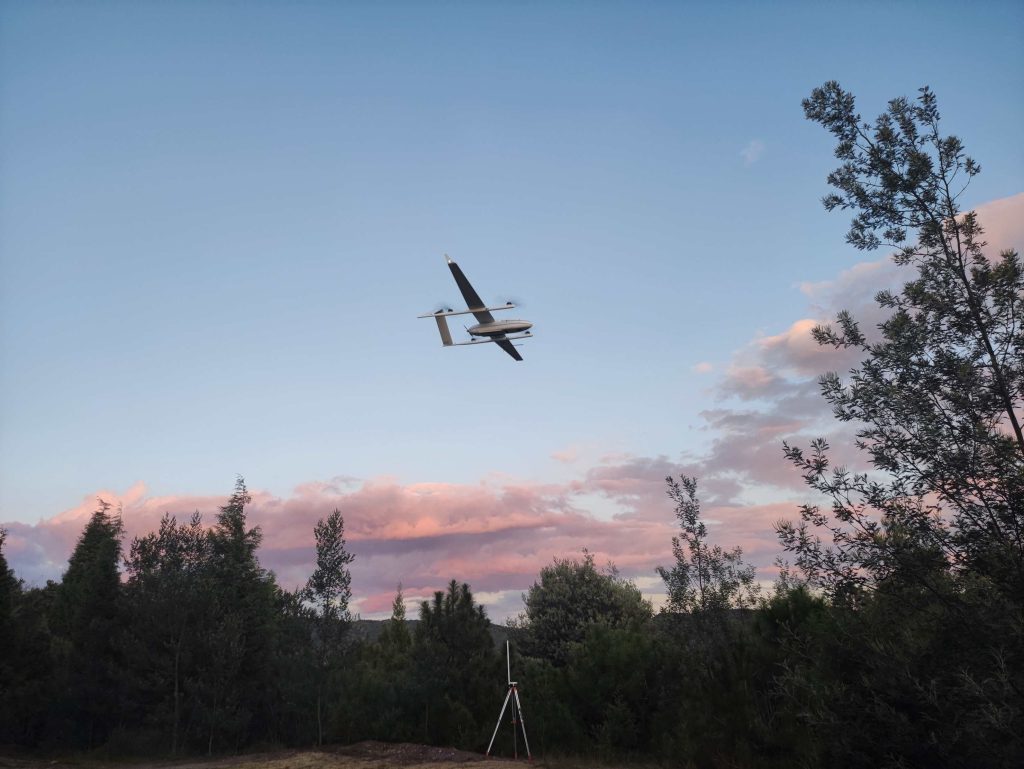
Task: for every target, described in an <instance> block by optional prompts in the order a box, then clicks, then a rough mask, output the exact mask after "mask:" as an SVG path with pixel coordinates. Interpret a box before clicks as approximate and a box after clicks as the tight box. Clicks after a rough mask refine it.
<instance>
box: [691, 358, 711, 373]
mask: <svg viewBox="0 0 1024 769" xmlns="http://www.w3.org/2000/svg"><path fill="white" fill-rule="evenodd" d="M714 368H715V367H714V366H713V365H712V364H711V363H708V362H707V361H701V362H700V363H698V364H696V365H695V366H694V367H693V369H692V370H693V372H694V373H696V374H710V373H711V372H712V371H713V370H714Z"/></svg>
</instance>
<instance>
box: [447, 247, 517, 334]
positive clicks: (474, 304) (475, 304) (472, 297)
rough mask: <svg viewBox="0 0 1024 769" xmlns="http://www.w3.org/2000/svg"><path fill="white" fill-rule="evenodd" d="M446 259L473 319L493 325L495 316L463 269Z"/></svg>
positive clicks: (449, 258)
mask: <svg viewBox="0 0 1024 769" xmlns="http://www.w3.org/2000/svg"><path fill="white" fill-rule="evenodd" d="M444 258H445V259H446V260H447V261H448V268H449V269H450V270H451V271H452V275H453V276H454V277H455V282H456V284H458V286H459V291H461V292H462V298H463V299H465V300H466V308H467V309H468V310H469V311H470V312H472V313H473V317H474V318H476V319H477V320H478V321H479V322H480V323H493V322H494V316H493V315H491V313H490V311H489V310H488V309H487V305H486V304H484V303H483V302H482V301H481V300H480V295H479V294H478V293H477V292H476V289H475V288H473V286H472V284H471V283H470V282H469V280H467V279H466V276H465V274H464V273H463V272H462V268H461V267H459V265H457V264H456V263H455V262H453V261H452V259H451V257H450V256H448V254H445V255H444ZM510 354H511V353H510Z"/></svg>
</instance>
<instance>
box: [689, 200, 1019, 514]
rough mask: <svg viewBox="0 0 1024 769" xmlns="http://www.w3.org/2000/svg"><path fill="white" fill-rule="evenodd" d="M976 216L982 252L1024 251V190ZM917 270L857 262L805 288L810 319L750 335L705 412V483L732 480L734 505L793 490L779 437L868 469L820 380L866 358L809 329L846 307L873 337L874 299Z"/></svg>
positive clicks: (794, 479) (877, 318) (796, 480)
mask: <svg viewBox="0 0 1024 769" xmlns="http://www.w3.org/2000/svg"><path fill="white" fill-rule="evenodd" d="M975 211H976V213H977V215H978V220H979V221H980V222H981V224H982V226H983V227H984V229H985V238H986V240H987V242H988V247H987V249H986V253H988V254H989V255H990V256H995V255H996V254H997V253H999V252H1000V251H1002V250H1005V249H1009V248H1014V249H1017V250H1018V251H1021V250H1024V193H1021V194H1018V195H1014V196H1011V197H1008V198H1002V199H999V200H995V201H991V202H989V203H985V204H983V205H980V206H978V207H977V208H976V209H975ZM914 274H915V271H914V270H913V268H911V267H898V266H896V265H895V264H893V262H892V260H891V259H890V258H889V257H888V256H886V257H885V258H882V259H878V260H874V261H868V262H860V263H858V264H855V265H854V266H852V267H850V268H849V269H846V270H843V271H842V272H840V273H839V274H838V275H837V276H836V277H835V278H834V279H832V280H826V281H820V282H814V283H811V282H805V283H801V284H800V285H799V288H800V291H801V292H802V293H803V294H804V296H806V297H807V299H808V301H809V305H810V306H809V307H808V310H809V311H810V313H811V316H810V317H803V318H800V319H798V320H795V321H793V322H792V323H791V324H790V326H789V327H788V328H786V329H784V330H782V331H780V332H778V333H776V334H770V335H763V334H762V335H758V336H756V337H754V338H753V339H752V340H751V341H750V342H749V343H748V344H747V345H745V346H744V347H743V348H742V349H740V350H738V351H737V352H736V353H735V355H734V356H733V361H732V363H731V364H730V365H729V366H728V367H727V368H726V370H725V373H724V374H723V375H722V376H721V377H720V379H719V380H718V382H717V383H716V384H715V386H714V391H715V392H716V394H717V396H718V399H719V401H720V402H721V404H722V405H721V406H720V407H718V408H715V409H710V410H707V411H705V412H703V413H702V415H701V416H702V417H703V418H704V420H705V425H706V429H707V430H708V432H710V433H711V434H712V435H713V436H714V437H713V438H712V441H711V445H710V449H709V450H708V452H707V453H706V455H705V456H704V457H703V458H702V459H701V461H700V463H699V465H700V467H699V470H700V475H701V477H702V478H707V479H709V481H710V482H713V483H723V481H725V480H726V479H729V478H732V479H734V480H735V482H736V488H737V495H738V496H737V499H738V498H739V496H740V491H741V490H742V491H745V492H746V493H747V494H748V495H751V496H756V495H757V494H760V493H761V492H763V491H764V490H765V489H766V488H773V489H776V490H782V491H783V492H784V493H795V492H796V491H797V490H798V489H799V488H800V487H801V486H802V481H801V479H800V477H799V475H798V474H797V473H796V472H795V471H794V470H793V468H792V467H790V466H789V465H787V464H786V463H785V462H784V461H783V460H782V458H781V444H782V441H784V440H786V441H789V442H790V443H793V444H796V445H804V446H805V445H807V444H808V443H809V442H810V440H811V439H812V438H814V437H817V436H824V437H826V438H827V439H828V440H829V442H830V444H831V445H832V447H833V448H832V458H833V460H834V461H835V462H836V463H838V464H843V465H846V466H847V467H850V468H854V469H865V468H866V466H867V465H866V463H865V457H864V455H863V454H862V453H861V452H859V451H857V450H856V448H855V447H854V446H853V441H854V437H855V431H856V425H854V424H840V423H838V422H836V421H835V420H834V419H833V417H832V412H831V408H830V407H829V406H828V404H827V403H826V402H825V400H824V399H823V398H822V397H821V395H820V391H819V390H820V388H819V386H818V384H817V379H818V377H820V376H821V375H822V374H824V373H825V372H828V371H836V372H839V374H840V375H841V376H842V375H844V374H846V373H847V372H848V371H849V370H850V369H852V368H855V367H857V366H858V364H859V363H860V361H861V359H862V358H863V353H862V352H860V351H858V350H852V349H848V350H836V349H834V348H832V347H824V346H821V345H819V344H818V343H817V342H815V341H814V339H813V337H812V335H811V331H812V329H813V328H814V327H815V326H816V325H819V324H828V323H830V322H832V321H833V319H834V318H835V316H836V314H837V313H838V312H839V311H840V310H844V309H845V310H848V311H849V312H850V313H851V315H852V316H853V317H854V318H855V319H856V320H857V321H858V323H859V324H860V327H861V330H862V331H863V332H864V333H865V334H866V335H867V336H868V338H869V339H870V338H871V337H872V335H877V333H878V332H877V326H878V324H879V323H881V322H882V321H883V320H884V319H885V317H886V315H887V311H886V310H883V309H881V308H879V307H878V304H877V303H876V302H875V300H874V297H875V295H876V294H877V293H878V291H880V290H882V289H895V290H899V289H900V287H901V286H902V285H903V284H904V283H905V282H907V281H908V280H910V279H911V278H912V277H913V276H914ZM722 488H723V489H724V488H725V487H724V486H723V487H722Z"/></svg>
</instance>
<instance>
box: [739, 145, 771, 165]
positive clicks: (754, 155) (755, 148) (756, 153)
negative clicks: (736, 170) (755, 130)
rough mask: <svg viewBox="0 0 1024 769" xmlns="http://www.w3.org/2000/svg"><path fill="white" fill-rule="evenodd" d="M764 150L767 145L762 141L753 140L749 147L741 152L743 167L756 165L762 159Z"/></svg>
mask: <svg viewBox="0 0 1024 769" xmlns="http://www.w3.org/2000/svg"><path fill="white" fill-rule="evenodd" d="M764 148H765V144H764V142H763V141H761V140H760V139H751V140H750V141H749V142H747V146H746V147H744V148H743V149H742V150H740V156H741V157H742V158H743V165H746V166H752V165H754V163H756V162H757V161H758V160H760V159H761V155H762V154H763V153H764Z"/></svg>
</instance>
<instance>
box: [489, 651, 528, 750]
mask: <svg viewBox="0 0 1024 769" xmlns="http://www.w3.org/2000/svg"><path fill="white" fill-rule="evenodd" d="M505 668H506V671H507V672H508V693H507V694H506V695H505V702H504V703H503V704H502V706H501V713H499V714H498V723H497V724H495V726H494V734H492V735H491V743H490V744H489V745H488V746H487V755H488V756H489V755H491V748H493V747H494V739H495V738H496V737H497V736H498V729H500V728H501V719H503V718H504V717H505V711H506V710H507V709H508V706H509V703H510V702H511V703H512V755H513V756H514V757H515V758H519V732H518V731H517V730H516V724H518V725H519V728H520V729H521V730H522V732H523V745H525V746H526V757H527V758H528V759H529V760H530V761H533V756H532V755H530V741H529V740H528V739H527V738H526V724H525V722H524V719H523V705H522V703H521V702H520V701H519V685H518V684H517V683H516V682H515V681H513V680H512V652H511V650H510V649H509V643H508V641H505Z"/></svg>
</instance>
